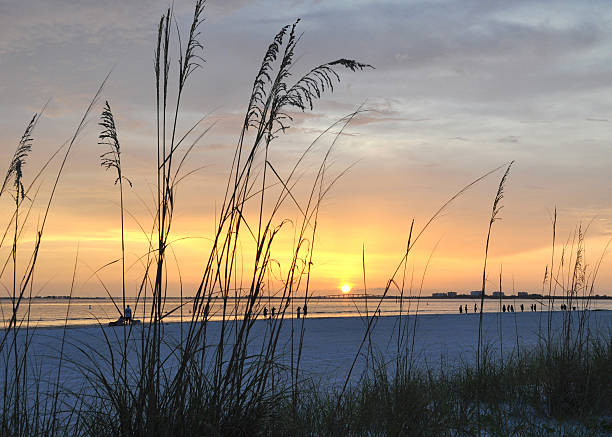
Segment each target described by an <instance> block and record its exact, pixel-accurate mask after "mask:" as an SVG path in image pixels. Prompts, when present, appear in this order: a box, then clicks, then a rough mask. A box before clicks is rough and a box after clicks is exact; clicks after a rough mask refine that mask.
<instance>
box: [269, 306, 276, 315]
mask: <svg viewBox="0 0 612 437" xmlns="http://www.w3.org/2000/svg"><path fill="white" fill-rule="evenodd" d="M275 312H276V307H272V315H271V316H270V317H271V318H274V313H275Z"/></svg>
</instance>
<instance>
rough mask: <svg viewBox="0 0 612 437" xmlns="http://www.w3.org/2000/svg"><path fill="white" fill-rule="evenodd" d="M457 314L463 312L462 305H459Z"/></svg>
mask: <svg viewBox="0 0 612 437" xmlns="http://www.w3.org/2000/svg"><path fill="white" fill-rule="evenodd" d="M459 314H463V306H461V305H459Z"/></svg>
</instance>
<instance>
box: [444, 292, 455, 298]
mask: <svg viewBox="0 0 612 437" xmlns="http://www.w3.org/2000/svg"><path fill="white" fill-rule="evenodd" d="M446 295H447V296H448V297H457V292H456V291H449V292H448V293H446Z"/></svg>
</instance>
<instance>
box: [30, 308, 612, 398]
mask: <svg viewBox="0 0 612 437" xmlns="http://www.w3.org/2000/svg"><path fill="white" fill-rule="evenodd" d="M582 315H584V316H585V320H586V322H587V323H588V327H589V331H590V333H591V335H594V336H595V335H599V334H602V333H607V332H609V331H610V330H612V311H590V312H588V313H582V312H573V313H572V314H571V316H572V317H574V318H575V320H576V321H577V320H578V317H580V316H582ZM567 316H568V313H562V312H553V313H552V314H551V319H550V320H551V331H552V333H553V334H556V333H559V332H560V330H561V329H562V326H563V318H564V317H567ZM548 318H549V313H546V312H526V313H504V314H484V315H483V333H484V341H483V344H485V345H487V348H488V350H489V352H490V353H492V354H495V355H494V356H499V354H500V353H503V354H504V355H506V356H507V355H509V354H512V353H514V352H515V351H516V348H517V347H519V348H525V349H528V348H532V347H534V346H537V344H538V342H539V341H540V340H541V338H542V337H546V334H547V330H548ZM478 319H479V317H478V314H467V315H459V314H457V315H451V314H439V315H422V316H418V317H417V318H416V319H415V318H414V317H413V316H409V317H403V318H402V320H401V326H402V328H401V329H399V330H400V331H401V332H400V336H401V341H400V346H399V348H400V353H403V354H404V355H405V356H411V351H413V352H412V356H413V357H414V360H415V363H416V364H417V365H418V366H420V367H421V368H428V369H440V368H441V366H443V367H444V370H452V369H453V368H456V367H457V366H463V365H464V364H470V363H473V362H474V358H475V355H476V346H477V338H478ZM302 321H303V322H304V328H305V334H304V340H303V346H302V354H301V360H300V376H301V378H306V379H312V381H313V382H315V383H316V384H318V385H322V386H323V387H325V386H327V387H329V388H333V387H334V386H337V385H339V384H342V383H343V382H344V380H345V378H346V377H347V375H348V372H349V369H350V367H351V364H352V363H353V361H354V359H355V356H356V354H357V353H358V351H359V348H360V346H361V354H360V356H359V357H358V359H357V361H356V363H355V368H354V370H353V372H352V375H351V382H353V383H354V382H355V381H357V380H358V379H359V377H360V376H361V375H362V374H363V371H364V369H365V366H366V359H365V355H366V352H367V349H368V347H369V344H371V346H372V349H373V351H374V354H375V356H376V357H377V358H378V359H380V360H384V361H385V362H388V363H393V362H394V360H395V358H396V357H397V352H398V327H399V324H400V318H399V317H397V316H389V317H376V318H375V319H374V321H373V327H372V330H371V335H370V339H369V340H367V341H366V342H365V343H363V344H362V342H363V339H364V333H365V330H366V323H367V321H366V320H365V319H362V318H359V317H346V318H319V319H308V318H307V319H306V320H304V319H300V320H297V319H289V320H285V321H284V324H283V328H282V329H281V334H280V336H279V342H278V348H277V354H276V356H277V358H278V361H279V363H281V364H284V365H287V366H289V367H290V366H291V365H292V360H293V366H294V367H295V365H296V362H297V353H298V345H299V335H300V334H299V333H300V329H301V324H302ZM415 322H416V335H415V336H414V346H413V345H412V338H413V335H412V333H413V330H414V329H415ZM271 323H272V322H271V321H269V320H258V321H256V322H255V324H254V327H253V330H252V332H251V342H250V350H249V353H250V354H252V355H253V356H256V355H257V354H258V353H259V352H260V351H261V347H262V344H263V343H264V342H265V340H266V338H268V334H269V329H270V326H271ZM233 326H234V325H233V322H230V323H229V325H228V327H229V330H228V331H227V334H226V338H227V340H228V343H229V344H231V342H232V338H233V336H234V335H235V333H234V330H233ZM220 327H221V323H220V322H209V324H208V327H207V338H208V345H209V347H211V346H214V345H216V344H217V341H218V337H219V333H220ZM123 329H124V328H122V327H114V328H111V327H108V326H87V327H69V328H67V329H66V330H65V341H64V346H63V350H62V339H63V338H64V329H63V328H39V329H36V330H34V331H30V333H29V335H30V336H31V344H30V347H29V357H30V359H29V369H30V371H31V372H35V373H36V374H37V375H40V376H41V380H42V381H47V382H54V381H55V379H56V378H57V369H58V364H59V362H60V356H61V357H62V363H63V364H62V370H61V373H60V385H61V386H62V387H63V388H64V389H66V390H80V389H83V388H84V386H86V384H87V382H86V380H85V378H84V377H83V371H84V369H87V368H88V367H89V366H92V365H94V366H97V367H98V368H100V369H106V370H109V371H110V368H111V367H112V366H111V365H110V359H111V358H110V352H109V345H112V346H113V348H114V349H115V351H116V350H118V349H120V348H121V347H122V346H121V345H122V344H123ZM143 329H146V326H133V328H132V332H131V333H129V328H127V331H128V333H129V338H130V340H129V342H128V344H129V346H128V348H129V350H130V357H131V358H130V365H136V363H137V361H138V360H137V354H138V352H139V348H140V340H141V338H142V337H141V336H142V333H143ZM181 329H183V334H185V332H186V330H187V326H186V324H183V325H181V324H180V323H171V324H166V325H164V339H165V341H164V343H165V344H166V347H165V352H164V353H165V354H166V355H169V352H170V351H172V350H175V348H176V347H177V346H178V345H179V343H180V339H181ZM24 335H25V332H24V331H22V332H21V333H20V337H21V341H23V339H24ZM292 336H293V338H292ZM292 344H293V356H292ZM212 355H213V354H210V356H211V357H212ZM175 362H176V361H175V359H173V357H172V356H170V357H169V358H168V359H167V360H166V361H165V370H166V371H168V372H171V371H172V368H173V366H174V364H175ZM134 370H135V369H134Z"/></svg>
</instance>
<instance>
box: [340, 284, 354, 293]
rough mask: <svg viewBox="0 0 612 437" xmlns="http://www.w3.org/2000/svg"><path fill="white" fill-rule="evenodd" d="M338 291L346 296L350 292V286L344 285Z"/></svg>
mask: <svg viewBox="0 0 612 437" xmlns="http://www.w3.org/2000/svg"><path fill="white" fill-rule="evenodd" d="M340 290H341V291H342V293H344V294H347V293H348V292H350V291H351V286H350V285H348V284H344V285H343V286H342V287H340Z"/></svg>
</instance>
